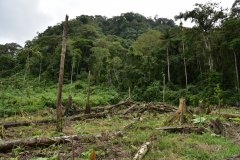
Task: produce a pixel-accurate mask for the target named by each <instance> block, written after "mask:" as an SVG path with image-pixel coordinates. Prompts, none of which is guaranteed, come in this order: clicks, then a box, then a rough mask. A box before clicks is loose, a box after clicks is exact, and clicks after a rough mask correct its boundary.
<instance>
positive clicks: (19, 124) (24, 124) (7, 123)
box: [2, 119, 55, 129]
mask: <svg viewBox="0 0 240 160" xmlns="http://www.w3.org/2000/svg"><path fill="white" fill-rule="evenodd" d="M53 122H55V120H53V119H45V120H39V121H31V122H28V121H22V122H16V121H13V122H4V123H2V127H3V128H4V129H7V128H10V127H18V126H30V125H32V124H44V123H53Z"/></svg>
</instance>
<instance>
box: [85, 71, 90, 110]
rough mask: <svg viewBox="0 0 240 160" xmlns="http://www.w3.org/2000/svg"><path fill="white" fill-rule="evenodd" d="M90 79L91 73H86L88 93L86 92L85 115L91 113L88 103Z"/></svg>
mask: <svg viewBox="0 0 240 160" xmlns="http://www.w3.org/2000/svg"><path fill="white" fill-rule="evenodd" d="M90 77H91V72H90V71H88V91H87V101H86V109H85V114H90V113H91V107H90V103H89V99H90Z"/></svg>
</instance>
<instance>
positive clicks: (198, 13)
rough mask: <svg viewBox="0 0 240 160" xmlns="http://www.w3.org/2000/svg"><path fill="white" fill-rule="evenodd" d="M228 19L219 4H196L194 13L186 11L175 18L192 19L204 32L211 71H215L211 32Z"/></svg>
mask: <svg viewBox="0 0 240 160" xmlns="http://www.w3.org/2000/svg"><path fill="white" fill-rule="evenodd" d="M225 17H226V15H225V13H224V9H223V8H222V7H219V4H218V3H211V2H207V3H206V4H199V3H196V4H195V8H194V9H193V10H192V11H186V12H185V13H180V14H179V15H178V16H175V19H181V18H184V20H187V19H191V21H192V22H194V23H195V24H196V25H197V26H196V27H197V28H198V29H199V30H200V31H201V32H202V37H203V41H204V44H205V49H206V51H207V54H208V65H209V70H210V71H213V57H212V54H211V42H210V39H209V34H210V31H211V30H212V29H213V28H214V27H215V26H216V25H218V24H219V23H220V22H221V20H222V19H224V18H225Z"/></svg>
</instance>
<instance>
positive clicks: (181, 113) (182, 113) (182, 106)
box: [165, 97, 187, 125]
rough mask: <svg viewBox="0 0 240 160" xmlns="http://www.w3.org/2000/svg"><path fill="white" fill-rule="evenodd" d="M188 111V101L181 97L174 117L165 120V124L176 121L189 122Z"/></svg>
mask: <svg viewBox="0 0 240 160" xmlns="http://www.w3.org/2000/svg"><path fill="white" fill-rule="evenodd" d="M186 112H187V107H186V101H185V98H183V97H181V98H180V99H179V107H178V110H177V111H176V112H175V113H174V115H173V116H172V117H170V119H168V120H167V121H166V122H165V124H166V125H169V124H172V123H174V122H179V123H180V124H182V123H186V122H187V118H186Z"/></svg>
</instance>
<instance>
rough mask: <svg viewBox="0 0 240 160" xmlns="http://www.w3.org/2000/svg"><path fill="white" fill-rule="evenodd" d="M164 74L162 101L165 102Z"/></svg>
mask: <svg viewBox="0 0 240 160" xmlns="http://www.w3.org/2000/svg"><path fill="white" fill-rule="evenodd" d="M165 81H166V80H165V74H164V73H163V102H165Z"/></svg>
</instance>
